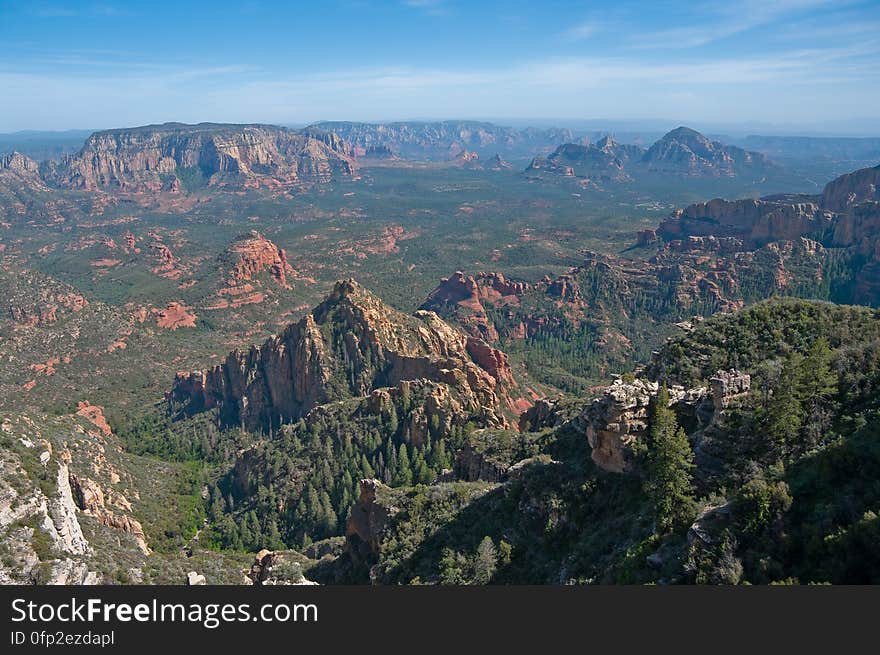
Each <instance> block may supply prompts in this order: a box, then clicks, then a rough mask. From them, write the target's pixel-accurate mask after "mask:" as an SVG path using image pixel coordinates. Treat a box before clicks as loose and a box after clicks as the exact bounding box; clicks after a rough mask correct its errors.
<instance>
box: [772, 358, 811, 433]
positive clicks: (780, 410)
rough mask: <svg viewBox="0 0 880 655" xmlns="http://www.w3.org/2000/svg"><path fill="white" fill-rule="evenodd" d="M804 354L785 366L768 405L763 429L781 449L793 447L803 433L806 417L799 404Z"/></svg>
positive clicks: (792, 359)
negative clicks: (801, 431)
mask: <svg viewBox="0 0 880 655" xmlns="http://www.w3.org/2000/svg"><path fill="white" fill-rule="evenodd" d="M803 362H804V358H803V355H800V354H799V353H792V354H791V355H789V357H788V359H786V360H785V363H784V364H783V365H782V371H781V372H780V374H779V380H778V381H777V383H776V385H775V386H774V388H773V391H772V395H771V396H770V399H769V401H768V403H767V410H766V415H765V418H764V426H765V429H766V430H767V434H768V436H769V437H770V438H771V439H772V440H773V441H774V442H775V443H776V444H777V446H778V447H780V448H781V449H786V448H788V447H789V446H790V445H792V444H793V443H794V442H795V441H796V440H797V436H798V434H799V433H800V430H801V426H802V425H803V420H804V414H803V407H802V406H801V401H800V396H801V393H800V389H799V387H800V382H801V381H802V377H803V372H802V370H803Z"/></svg>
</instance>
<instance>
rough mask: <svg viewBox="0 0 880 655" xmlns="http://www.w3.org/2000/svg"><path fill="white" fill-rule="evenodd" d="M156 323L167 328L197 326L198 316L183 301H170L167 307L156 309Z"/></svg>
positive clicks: (154, 312)
mask: <svg viewBox="0 0 880 655" xmlns="http://www.w3.org/2000/svg"><path fill="white" fill-rule="evenodd" d="M153 314H154V315H155V317H156V325H157V326H159V327H160V328H163V329H166V330H176V329H177V328H181V327H195V326H196V319H197V318H198V317H197V316H196V315H195V314H194V313H192V312H191V311H190V310H189V308H187V307H186V306H185V305H184V304H183V303H179V302H174V301H172V302H169V303H168V305H167V306H166V307H165V309H154V310H153Z"/></svg>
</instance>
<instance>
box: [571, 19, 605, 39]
mask: <svg viewBox="0 0 880 655" xmlns="http://www.w3.org/2000/svg"><path fill="white" fill-rule="evenodd" d="M601 29H602V25H601V24H600V23H596V22H594V21H586V22H583V23H579V24H577V25H574V26H573V27H570V28H569V29H567V30H565V31H564V32H563V33H562V37H563V38H564V39H566V40H568V41H583V40H584V39H589V38H590V37H591V36H593V35H594V34H596V33H597V32H599V31H600V30H601Z"/></svg>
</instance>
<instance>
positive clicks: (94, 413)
mask: <svg viewBox="0 0 880 655" xmlns="http://www.w3.org/2000/svg"><path fill="white" fill-rule="evenodd" d="M76 413H77V415H78V416H82V417H83V418H84V419H86V420H87V421H88V422H89V423H91V424H92V425H94V426H95V427H96V428H98V430H100V432H101V434H103V435H104V436H105V437H106V436H110V435H111V434H112V433H113V430H112V429H111V428H110V424H109V423H108V422H107V419H106V418H104V408H103V407H100V406H98V405H92V404H91V403H89V401H87V400H81V401H80V402H79V403H77V406H76Z"/></svg>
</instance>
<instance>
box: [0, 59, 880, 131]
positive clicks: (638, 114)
mask: <svg viewBox="0 0 880 655" xmlns="http://www.w3.org/2000/svg"><path fill="white" fill-rule="evenodd" d="M878 55H880V47H878V46H877V45H876V44H872V43H871V42H863V43H851V44H849V45H847V46H844V47H837V48H813V49H799V50H790V51H788V52H785V53H782V54H776V55H774V56H766V57H751V58H743V57H729V58H722V59H691V60H687V61H681V62H674V63H670V62H664V61H661V60H656V59H655V58H651V57H626V58H624V57H572V58H550V59H541V60H536V61H532V62H522V63H519V64H512V65H510V66H507V67H498V68H482V69H473V68H454V67H450V68H430V69H429V68H415V67H382V68H360V69H348V70H339V71H329V72H322V73H308V74H298V75H296V74H286V75H285V74H283V73H278V72H277V71H269V70H261V69H258V68H254V67H249V66H239V65H221V64H218V65H215V66H191V67H184V66H171V65H168V64H160V65H156V64H152V65H151V64H150V63H149V62H145V63H144V64H143V65H142V66H141V67H129V66H125V65H120V66H119V67H114V66H104V67H101V68H97V69H93V70H92V71H91V72H89V73H83V72H79V73H78V74H75V75H73V74H66V73H64V72H58V70H59V68H58V67H57V66H51V67H48V68H47V69H46V72H42V73H35V72H33V71H28V70H10V69H9V67H8V66H6V67H4V66H3V65H2V63H0V88H3V89H4V102H5V104H4V112H3V117H2V120H0V131H11V130H16V129H28V128H31V129H52V128H67V127H82V126H87V127H100V126H104V127H113V126H121V125H137V124H144V123H155V122H163V121H168V120H179V121H186V122H199V121H205V120H214V121H232V122H294V121H296V122H300V121H302V122H305V121H313V120H319V119H351V120H385V119H392V118H399V119H405V118H411V117H413V116H422V117H425V116H433V117H438V118H439V117H445V118H456V117H463V118H467V117H485V116H506V117H509V118H529V117H539V116H544V117H552V116H561V117H608V118H619V119H632V118H656V117H664V116H676V117H680V118H682V119H690V120H703V121H721V120H737V121H745V120H764V121H770V120H776V121H789V122H791V121H801V122H805V121H817V120H826V119H832V118H836V119H839V120H845V119H846V118H847V117H850V116H856V115H861V116H864V115H865V114H866V113H869V112H872V111H873V112H876V111H877V108H878V107H880V83H878V80H880V56H878ZM62 70H63V69H62Z"/></svg>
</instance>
